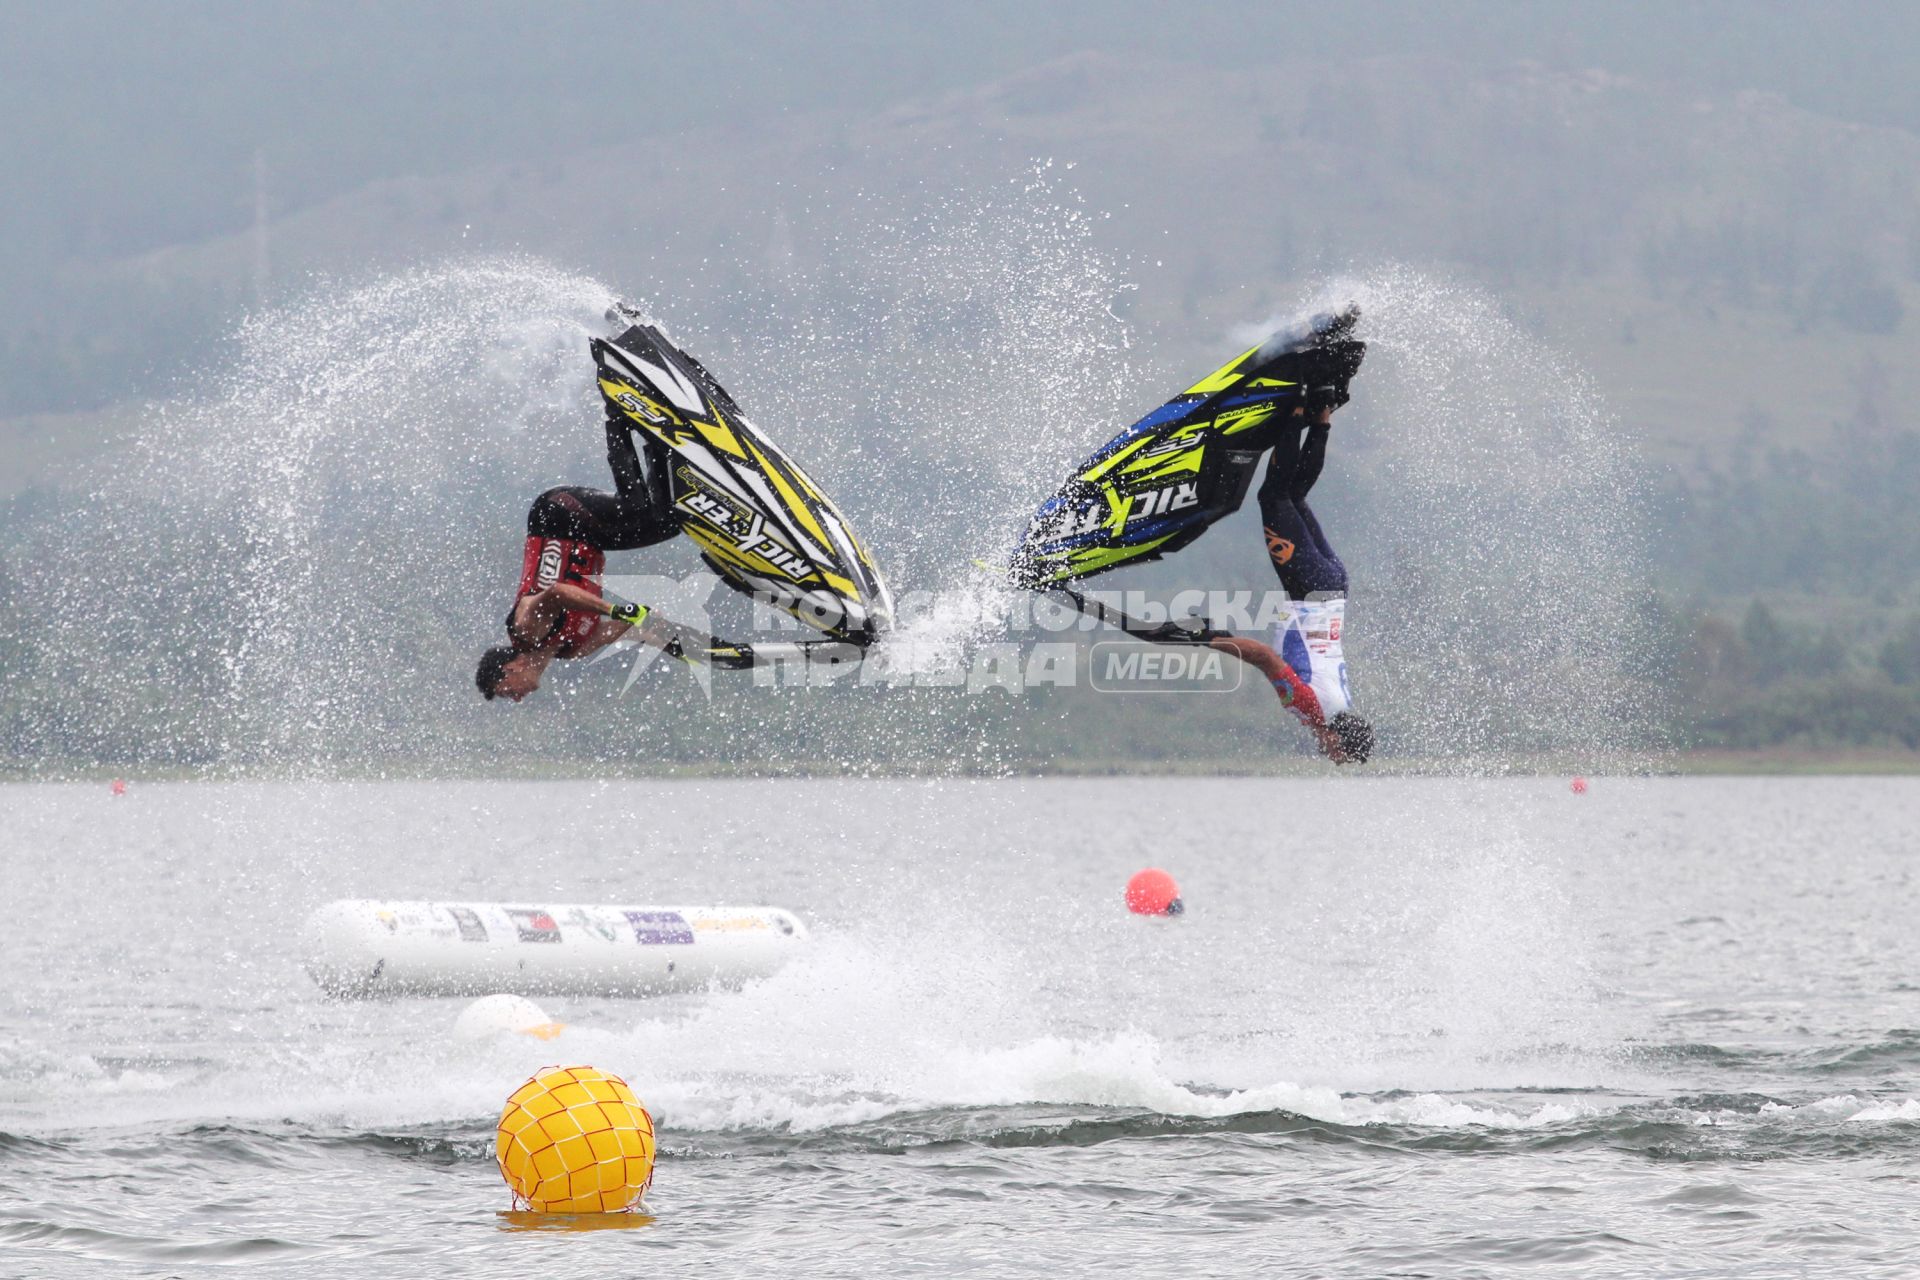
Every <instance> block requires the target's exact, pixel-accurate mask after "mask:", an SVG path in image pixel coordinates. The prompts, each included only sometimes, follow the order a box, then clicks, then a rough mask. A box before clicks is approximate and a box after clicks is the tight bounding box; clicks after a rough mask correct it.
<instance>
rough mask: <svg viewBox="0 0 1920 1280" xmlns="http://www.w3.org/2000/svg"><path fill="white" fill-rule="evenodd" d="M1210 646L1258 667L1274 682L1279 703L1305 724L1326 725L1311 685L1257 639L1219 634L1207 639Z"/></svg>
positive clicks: (1313, 726) (1312, 725) (1318, 729)
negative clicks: (1216, 636) (1217, 636)
mask: <svg viewBox="0 0 1920 1280" xmlns="http://www.w3.org/2000/svg"><path fill="white" fill-rule="evenodd" d="M1208 646H1209V647H1210V648H1214V649H1218V650H1220V652H1222V653H1230V654H1232V655H1233V656H1234V657H1236V658H1238V659H1240V661H1242V662H1244V663H1246V664H1247V665H1248V666H1250V667H1252V668H1254V669H1255V670H1257V671H1259V672H1260V674H1261V675H1263V676H1265V677H1266V678H1267V680H1268V681H1269V682H1270V683H1271V684H1272V685H1273V691H1274V692H1275V693H1277V694H1279V695H1280V703H1281V705H1282V706H1284V707H1286V709H1287V710H1289V711H1291V712H1293V714H1294V715H1296V716H1299V717H1300V722H1301V723H1302V724H1304V725H1306V726H1307V728H1309V729H1311V730H1313V731H1314V732H1316V733H1318V732H1319V731H1321V730H1323V729H1325V728H1326V727H1327V718H1326V715H1325V713H1324V712H1322V711H1321V709H1320V699H1319V697H1318V696H1317V695H1316V694H1315V693H1314V692H1313V686H1311V685H1309V684H1308V683H1307V682H1306V681H1305V680H1302V679H1301V678H1300V677H1299V675H1298V674H1297V673H1296V672H1295V671H1294V669H1293V668H1292V667H1290V666H1288V665H1287V660H1286V659H1285V658H1282V657H1281V656H1280V655H1279V654H1277V653H1275V652H1274V651H1273V650H1272V649H1270V648H1268V647H1267V646H1266V645H1264V644H1261V643H1260V642H1259V641H1258V640H1247V639H1243V638H1242V637H1240V636H1221V637H1219V638H1217V639H1214V640H1210V641H1208Z"/></svg>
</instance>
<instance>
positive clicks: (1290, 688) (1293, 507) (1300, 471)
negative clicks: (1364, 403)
mask: <svg viewBox="0 0 1920 1280" xmlns="http://www.w3.org/2000/svg"><path fill="white" fill-rule="evenodd" d="M1335 400H1336V402H1337V403H1344V402H1345V395H1344V388H1342V389H1341V392H1340V393H1339V394H1337V395H1336V397H1335ZM1337 403H1333V402H1330V403H1323V404H1320V405H1318V406H1315V408H1314V416H1313V418H1312V420H1311V421H1304V419H1305V417H1306V412H1307V411H1306V410H1305V409H1297V410H1295V411H1294V419H1292V420H1289V422H1288V424H1287V425H1286V426H1284V427H1282V428H1281V430H1280V431H1279V432H1278V440H1277V442H1276V444H1275V445H1274V450H1273V457H1272V459H1271V461H1269V462H1268V464H1267V478H1266V480H1265V481H1264V482H1263V483H1262V484H1261V486H1260V494H1259V502H1260V523H1261V525H1262V526H1263V528H1264V529H1265V531H1266V538H1267V555H1268V557H1269V558H1270V559H1271V560H1272V561H1273V568H1274V572H1276V573H1278V574H1279V575H1280V585H1281V586H1283V587H1285V588H1286V591H1287V594H1288V595H1289V596H1291V597H1292V598H1293V599H1292V604H1291V606H1290V609H1289V614H1288V617H1287V620H1286V621H1285V622H1283V623H1281V624H1280V625H1279V626H1278V627H1276V628H1275V634H1274V642H1273V645H1272V647H1268V646H1267V645H1263V644H1261V643H1260V642H1259V641H1257V640H1246V639H1242V638H1240V637H1236V636H1228V637H1223V638H1221V639H1217V640H1215V641H1213V642H1212V643H1213V646H1214V647H1215V648H1217V649H1221V650H1223V651H1225V652H1228V653H1231V654H1233V655H1234V656H1235V657H1237V658H1239V659H1241V660H1242V661H1243V662H1246V663H1248V664H1250V665H1252V666H1254V667H1256V668H1258V669H1259V670H1260V671H1261V672H1262V673H1263V674H1265V675H1266V677H1267V678H1268V680H1269V681H1271V682H1272V684H1273V687H1274V692H1276V693H1277V694H1279V696H1280V701H1281V702H1282V703H1284V704H1285V705H1286V707H1287V708H1288V709H1289V710H1290V711H1292V712H1293V713H1294V714H1295V715H1296V716H1298V717H1299V718H1300V719H1301V721H1302V722H1303V723H1305V724H1306V726H1307V728H1308V729H1309V730H1310V731H1312V733H1313V734H1314V736H1315V738H1316V739H1317V740H1318V742H1319V744H1320V747H1321V750H1323V751H1324V752H1325V753H1326V754H1327V755H1328V757H1329V758H1331V759H1332V760H1333V761H1334V762H1335V763H1337V764H1345V763H1348V762H1354V763H1359V762H1364V761H1365V760H1366V759H1367V757H1368V756H1370V755H1371V754H1372V753H1373V726H1372V725H1371V724H1369V723H1368V722H1367V721H1366V720H1365V719H1364V718H1362V717H1360V716H1358V715H1355V714H1354V713H1353V711H1352V710H1351V709H1350V708H1351V706H1352V702H1353V698H1352V695H1351V693H1350V692H1349V690H1348V687H1347V662H1346V657H1345V655H1344V653H1343V652H1342V647H1341V632H1342V630H1343V629H1344V626H1345V622H1346V609H1347V599H1346V597H1347V568H1346V566H1345V565H1344V564H1342V563H1341V562H1340V557H1339V555H1338V554H1337V553H1335V551H1334V549H1333V545H1332V544H1331V543H1330V542H1328V541H1327V535H1326V532H1325V531H1324V530H1322V529H1321V527H1320V521H1319V520H1318V518H1316V517H1315V516H1314V514H1313V508H1312V507H1310V506H1308V505H1307V492H1308V491H1309V490H1310V489H1312V488H1313V485H1314V481H1316V480H1318V479H1319V478H1320V471H1321V468H1322V467H1324V466H1325V465H1326V460H1327V437H1328V435H1329V434H1331V431H1332V424H1333V411H1334V409H1335V408H1336V407H1337ZM1303 426H1304V431H1303V429H1302V428H1303Z"/></svg>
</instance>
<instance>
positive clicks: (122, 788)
mask: <svg viewBox="0 0 1920 1280" xmlns="http://www.w3.org/2000/svg"><path fill="white" fill-rule="evenodd" d="M107 790H109V791H111V792H113V794H115V795H117V796H123V795H125V794H127V780H126V779H125V778H115V779H114V780H113V785H112V786H110V787H108V788H107Z"/></svg>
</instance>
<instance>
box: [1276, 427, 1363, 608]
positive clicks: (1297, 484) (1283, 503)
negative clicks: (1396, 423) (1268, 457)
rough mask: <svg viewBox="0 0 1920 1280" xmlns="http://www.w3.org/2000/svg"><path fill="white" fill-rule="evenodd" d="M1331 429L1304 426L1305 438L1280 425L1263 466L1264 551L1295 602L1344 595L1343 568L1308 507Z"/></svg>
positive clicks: (1325, 454) (1322, 465)
mask: <svg viewBox="0 0 1920 1280" xmlns="http://www.w3.org/2000/svg"><path fill="white" fill-rule="evenodd" d="M1330 430H1331V428H1329V427H1327V426H1326V425H1324V424H1316V425H1314V426H1310V427H1308V428H1307V429H1306V434H1305V437H1304V439H1303V438H1302V436H1301V433H1300V432H1299V431H1297V430H1295V429H1294V428H1292V427H1291V426H1286V427H1282V428H1281V431H1280V438H1279V443H1277V444H1276V445H1274V448H1273V460H1272V461H1271V462H1269V463H1268V464H1267V478H1266V481H1265V482H1264V483H1263V484H1261V486H1260V523H1261V526H1262V527H1263V528H1265V530H1266V533H1267V555H1268V556H1270V557H1271V558H1272V560H1273V568H1274V572H1275V573H1278V574H1279V575H1280V585H1281V586H1283V587H1285V588H1286V589H1287V594H1288V595H1290V596H1292V597H1293V598H1294V599H1295V600H1305V599H1306V598H1307V597H1308V596H1313V595H1324V596H1344V595H1346V594H1347V567H1346V566H1345V565H1343V564H1341V563H1340V557H1339V556H1337V555H1335V554H1334V550H1333V547H1332V545H1331V544H1330V543H1328V541H1327V535H1326V534H1325V533H1323V532H1321V529H1320V522H1319V521H1318V520H1317V519H1315V518H1314V515H1313V508H1312V507H1309V506H1308V505H1307V491H1308V490H1310V489H1312V488H1313V483H1314V481H1316V480H1318V479H1319V478H1320V471H1321V468H1322V467H1324V466H1325V465H1326V462H1327V435H1328V432H1329V431H1330Z"/></svg>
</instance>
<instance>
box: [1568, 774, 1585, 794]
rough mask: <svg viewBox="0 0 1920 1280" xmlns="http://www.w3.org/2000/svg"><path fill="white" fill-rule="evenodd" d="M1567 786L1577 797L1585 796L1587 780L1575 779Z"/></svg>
mask: <svg viewBox="0 0 1920 1280" xmlns="http://www.w3.org/2000/svg"><path fill="white" fill-rule="evenodd" d="M1567 785H1568V786H1570V787H1572V789H1573V794H1575V795H1577V796H1583V795H1585V794H1587V780H1586V779H1585V778H1575V779H1574V780H1573V781H1572V782H1571V783H1569V784H1567Z"/></svg>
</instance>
